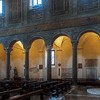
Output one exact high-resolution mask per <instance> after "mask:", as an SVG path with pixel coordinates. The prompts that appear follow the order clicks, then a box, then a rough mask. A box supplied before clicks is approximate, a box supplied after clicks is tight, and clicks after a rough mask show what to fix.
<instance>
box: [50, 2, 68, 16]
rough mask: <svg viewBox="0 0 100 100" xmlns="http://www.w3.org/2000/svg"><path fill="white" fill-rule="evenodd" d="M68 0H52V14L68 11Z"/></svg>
mask: <svg viewBox="0 0 100 100" xmlns="http://www.w3.org/2000/svg"><path fill="white" fill-rule="evenodd" d="M68 1H69V0H52V12H53V15H58V14H65V13H68V11H69V9H68V8H69V4H68Z"/></svg>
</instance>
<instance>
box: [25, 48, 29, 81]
mask: <svg viewBox="0 0 100 100" xmlns="http://www.w3.org/2000/svg"><path fill="white" fill-rule="evenodd" d="M25 80H29V50H26V51H25Z"/></svg>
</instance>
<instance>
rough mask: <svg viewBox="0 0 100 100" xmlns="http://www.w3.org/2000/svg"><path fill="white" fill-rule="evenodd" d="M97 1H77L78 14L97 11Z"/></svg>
mask: <svg viewBox="0 0 100 100" xmlns="http://www.w3.org/2000/svg"><path fill="white" fill-rule="evenodd" d="M98 2H99V1H98V0H77V5H78V12H84V11H90V10H95V9H97V8H98V7H99V6H98V4H99V3H98Z"/></svg>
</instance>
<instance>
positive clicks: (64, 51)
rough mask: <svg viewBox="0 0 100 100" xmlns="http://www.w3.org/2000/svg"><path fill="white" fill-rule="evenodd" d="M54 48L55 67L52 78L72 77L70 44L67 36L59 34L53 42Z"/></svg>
mask: <svg viewBox="0 0 100 100" xmlns="http://www.w3.org/2000/svg"><path fill="white" fill-rule="evenodd" d="M53 49H54V50H55V67H52V78H72V44H71V40H70V38H69V37H67V36H62V35H61V36H59V37H57V38H56V39H55V41H54V43H53Z"/></svg>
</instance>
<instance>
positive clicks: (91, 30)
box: [77, 29, 100, 43]
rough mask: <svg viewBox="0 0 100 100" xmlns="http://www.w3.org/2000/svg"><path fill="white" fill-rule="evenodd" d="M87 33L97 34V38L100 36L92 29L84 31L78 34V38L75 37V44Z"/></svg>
mask: <svg viewBox="0 0 100 100" xmlns="http://www.w3.org/2000/svg"><path fill="white" fill-rule="evenodd" d="M88 32H93V33H95V34H97V35H98V36H100V34H99V31H97V30H93V29H88V30H84V31H82V32H80V34H79V36H78V37H77V43H78V42H79V39H80V37H81V36H82V35H84V34H86V33H88Z"/></svg>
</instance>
